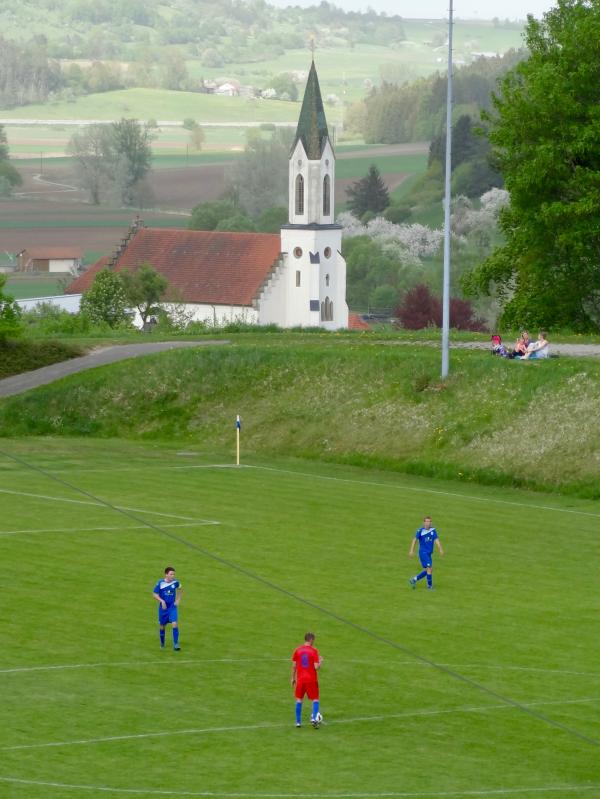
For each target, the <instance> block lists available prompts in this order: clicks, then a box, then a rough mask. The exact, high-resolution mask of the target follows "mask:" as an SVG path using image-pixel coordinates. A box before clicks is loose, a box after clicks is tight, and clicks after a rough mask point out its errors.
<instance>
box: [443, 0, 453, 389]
mask: <svg viewBox="0 0 600 799" xmlns="http://www.w3.org/2000/svg"><path fill="white" fill-rule="evenodd" d="M452 25H453V20H452V0H450V8H449V13H448V89H447V93H446V175H445V181H444V185H445V195H444V289H443V295H442V380H445V378H446V377H448V371H449V369H450V186H451V178H452V165H451V160H452Z"/></svg>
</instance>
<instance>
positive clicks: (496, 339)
mask: <svg viewBox="0 0 600 799" xmlns="http://www.w3.org/2000/svg"><path fill="white" fill-rule="evenodd" d="M491 353H492V355H500V357H501V358H509V357H510V355H509V352H508V350H507V349H506V347H505V346H504V344H503V343H502V338H501V337H500V336H498V335H494V336H492V349H491Z"/></svg>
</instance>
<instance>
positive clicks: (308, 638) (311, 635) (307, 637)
mask: <svg viewBox="0 0 600 799" xmlns="http://www.w3.org/2000/svg"><path fill="white" fill-rule="evenodd" d="M304 640H305V641H314V640H315V634H314V633H306V635H305V636H304Z"/></svg>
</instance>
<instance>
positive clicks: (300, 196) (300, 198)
mask: <svg viewBox="0 0 600 799" xmlns="http://www.w3.org/2000/svg"><path fill="white" fill-rule="evenodd" d="M296 213H297V214H298V215H300V216H301V215H302V214H303V213H304V178H303V177H302V175H298V176H297V177H296Z"/></svg>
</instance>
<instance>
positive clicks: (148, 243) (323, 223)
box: [67, 62, 348, 330]
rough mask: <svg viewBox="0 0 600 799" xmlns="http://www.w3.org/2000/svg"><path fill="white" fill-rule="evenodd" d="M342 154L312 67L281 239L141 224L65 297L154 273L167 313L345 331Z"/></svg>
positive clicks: (216, 321)
mask: <svg viewBox="0 0 600 799" xmlns="http://www.w3.org/2000/svg"><path fill="white" fill-rule="evenodd" d="M334 186H335V153H334V151H333V147H332V144H331V141H330V138H329V132H328V130H327V121H326V119H325V111H324V108H323V101H322V99H321V91H320V88H319V81H318V78H317V72H316V69H315V65H314V62H313V63H312V65H311V68H310V72H309V75H308V80H307V84H306V90H305V93H304V100H303V103H302V108H301V111H300V118H299V121H298V127H297V130H296V136H295V139H294V143H293V146H292V150H291V153H290V159H289V218H288V222H287V224H285V225H283V227H282V229H281V234H280V235H276V234H270V233H229V232H217V231H204V230H165V229H152V228H146V227H144V225H143V223H141V222H136V223H135V224H134V225H133V226H132V228H131V230H130V232H129V234H128V235H127V236H126V237H125V238H123V240H122V242H121V244H120V245H119V247H118V249H117V250H116V252H115V254H114V255H113V256H112V258H104V259H101V260H100V261H99V262H98V263H97V264H95V265H94V266H93V267H91V268H90V269H89V270H88V271H87V272H85V273H84V274H83V275H81V276H80V277H79V278H77V279H76V280H75V281H73V283H71V285H70V286H69V288H68V289H67V293H69V294H79V293H81V292H84V291H86V290H87V289H88V288H89V287H90V286H91V284H92V282H93V280H94V278H95V276H96V275H97V273H98V272H99V271H100V270H101V269H103V268H108V269H113V270H115V271H117V272H119V271H122V270H135V269H136V268H137V267H139V266H140V265H141V264H143V263H149V264H151V265H152V267H153V268H154V269H156V270H157V271H158V272H161V273H162V274H164V275H165V277H166V278H167V279H168V281H169V287H170V288H169V292H170V295H169V296H168V297H166V298H165V300H166V301H165V305H168V304H169V302H168V301H170V302H175V303H177V304H178V306H179V307H180V308H181V310H182V311H184V312H185V313H186V314H187V316H188V317H191V318H194V319H196V320H199V321H205V322H207V323H208V324H217V325H219V324H223V323H227V322H229V321H235V320H242V321H246V322H250V323H256V324H271V323H274V324H277V325H279V326H280V327H284V328H285V327H295V326H302V327H323V328H326V329H329V330H335V329H338V328H346V327H348V306H347V305H346V263H345V261H344V259H343V258H342V254H341V245H342V228H341V227H340V225H336V224H335V218H334V208H335V197H334Z"/></svg>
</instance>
